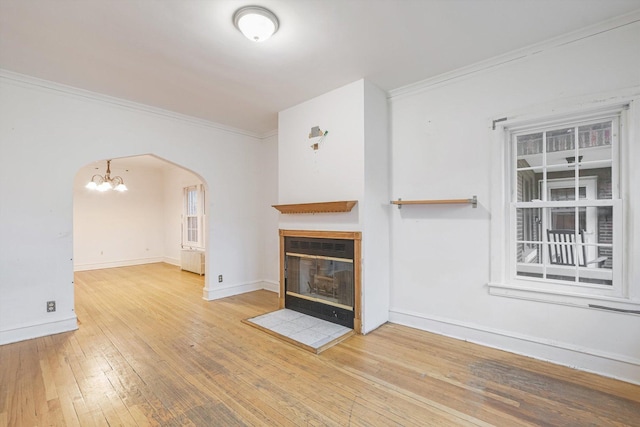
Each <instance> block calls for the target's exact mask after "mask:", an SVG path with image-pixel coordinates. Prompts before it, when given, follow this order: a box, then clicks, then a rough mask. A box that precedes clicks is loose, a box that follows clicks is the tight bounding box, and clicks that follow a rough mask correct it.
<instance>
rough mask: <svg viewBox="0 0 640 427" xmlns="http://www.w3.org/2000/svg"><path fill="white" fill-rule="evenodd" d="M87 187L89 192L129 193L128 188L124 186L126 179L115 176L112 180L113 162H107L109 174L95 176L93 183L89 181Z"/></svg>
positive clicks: (92, 179)
mask: <svg viewBox="0 0 640 427" xmlns="http://www.w3.org/2000/svg"><path fill="white" fill-rule="evenodd" d="M85 187H86V188H88V189H89V190H98V191H108V190H116V191H127V186H126V185H124V179H122V177H120V176H114V177H113V178H111V160H107V173H105V174H104V176H102V175H97V174H96V175H93V176H92V177H91V181H89V183H88V184H87V185H85Z"/></svg>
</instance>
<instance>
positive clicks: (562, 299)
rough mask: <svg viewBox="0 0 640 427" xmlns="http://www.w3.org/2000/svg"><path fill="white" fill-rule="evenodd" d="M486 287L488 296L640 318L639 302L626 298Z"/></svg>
mask: <svg viewBox="0 0 640 427" xmlns="http://www.w3.org/2000/svg"><path fill="white" fill-rule="evenodd" d="M487 286H488V287H489V294H490V295H495V296H501V297H507V298H517V299H524V300H529V301H537V302H545V303H549V304H561V305H567V306H571V307H580V308H587V309H591V310H601V311H607V312H611V313H617V314H627V315H631V316H640V301H636V300H630V299H626V298H617V297H611V296H602V295H585V294H579V293H572V292H559V291H553V290H543V289H537V288H534V287H527V286H519V285H511V284H505V283H489V284H488V285H487Z"/></svg>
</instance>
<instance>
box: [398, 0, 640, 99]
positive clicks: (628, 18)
mask: <svg viewBox="0 0 640 427" xmlns="http://www.w3.org/2000/svg"><path fill="white" fill-rule="evenodd" d="M638 22H640V9H637V10H635V11H633V12H630V13H627V14H625V15H621V16H618V17H616V18H612V19H608V20H606V21H602V22H599V23H597V24H594V25H591V26H589V27H585V28H582V29H580V30H577V31H573V32H571V33H567V34H564V35H562V36H559V37H555V38H552V39H549V40H545V41H543V42H540V43H536V44H533V45H529V46H527V47H524V48H521V49H517V50H514V51H511V52H509V53H506V54H503V55H499V56H495V57H493V58H490V59H487V60H484V61H480V62H476V63H475V64H472V65H469V66H467V67H462V68H458V69H456V70H453V71H450V72H447V73H443V74H439V75H437V76H434V77H432V78H428V79H425V80H421V81H419V82H416V83H412V84H409V85H406V86H402V87H399V88H397V89H392V90H390V91H389V95H388V99H389V100H390V101H393V100H396V99H401V98H404V97H407V96H411V95H415V94H418V93H420V92H423V91H426V90H428V89H431V88H434V87H438V86H442V85H444V84H447V83H449V82H451V81H455V80H459V79H463V78H465V77H468V76H471V75H474V74H477V73H480V72H484V71H489V70H492V69H494V68H498V67H501V66H503V65H506V64H509V63H511V62H515V61H520V60H523V59H526V58H529V57H531V56H534V55H537V54H539V53H542V52H545V51H549V50H552V49H556V48H559V47H561V46H565V45H567V44H571V43H575V42H578V41H580V40H584V39H587V38H590V37H593V36H597V35H599V34H602V33H606V32H608V31H613V30H616V29H618V28H622V27H625V26H628V25H632V24H635V23H638Z"/></svg>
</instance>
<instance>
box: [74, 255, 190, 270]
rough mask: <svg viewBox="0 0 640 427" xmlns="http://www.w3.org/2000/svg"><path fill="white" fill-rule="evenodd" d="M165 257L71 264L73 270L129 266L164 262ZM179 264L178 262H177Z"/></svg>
mask: <svg viewBox="0 0 640 427" xmlns="http://www.w3.org/2000/svg"><path fill="white" fill-rule="evenodd" d="M165 259H166V258H165V257H151V258H136V259H125V260H120V261H109V262H98V263H92V264H77V265H74V266H73V271H87V270H101V269H103V268H116V267H129V266H132V265H143V264H155V263H158V262H165ZM178 265H180V263H178Z"/></svg>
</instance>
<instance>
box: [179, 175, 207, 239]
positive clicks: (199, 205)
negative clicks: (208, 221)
mask: <svg viewBox="0 0 640 427" xmlns="http://www.w3.org/2000/svg"><path fill="white" fill-rule="evenodd" d="M191 191H196V195H197V202H196V215H195V217H196V218H197V219H196V224H197V233H196V240H189V218H190V217H194V215H188V207H187V205H188V203H189V193H190V192H191ZM182 194H183V196H182V242H181V245H182V248H183V249H204V236H205V230H204V226H205V209H204V206H205V191H204V186H203V185H202V184H199V185H191V186H188V187H184V189H183V193H182Z"/></svg>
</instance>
